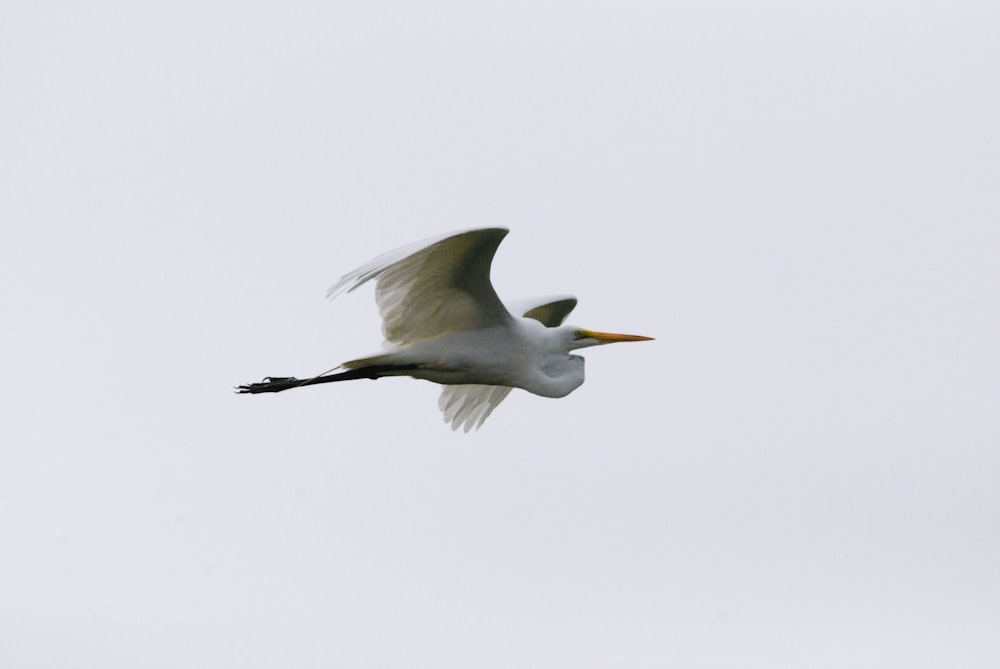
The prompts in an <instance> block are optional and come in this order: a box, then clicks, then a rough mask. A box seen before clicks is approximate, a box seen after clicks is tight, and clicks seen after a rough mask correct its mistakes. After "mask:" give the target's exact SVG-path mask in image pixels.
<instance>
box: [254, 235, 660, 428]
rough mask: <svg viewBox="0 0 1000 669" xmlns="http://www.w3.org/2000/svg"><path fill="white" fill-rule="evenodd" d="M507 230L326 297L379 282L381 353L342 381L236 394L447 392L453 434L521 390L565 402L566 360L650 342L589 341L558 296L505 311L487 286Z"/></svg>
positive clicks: (452, 241) (274, 384) (425, 250)
mask: <svg viewBox="0 0 1000 669" xmlns="http://www.w3.org/2000/svg"><path fill="white" fill-rule="evenodd" d="M506 235H507V230H505V229H503V228H486V229H481V230H467V231H464V232H457V233H451V234H447V235H442V236H439V237H435V238H432V239H428V240H424V241H422V242H418V243H417V244H412V245H410V246H406V247H404V248H401V249H398V250H396V251H392V252H390V253H386V254H384V255H381V256H379V257H377V258H375V259H374V260H372V261H371V262H369V263H367V264H365V265H362V266H361V267H359V268H358V269H356V270H354V271H353V272H349V273H348V274H345V275H344V276H343V277H341V279H340V280H339V281H338V282H337V283H336V284H334V285H333V286H332V287H331V288H330V290H329V291H327V296H328V297H330V298H333V297H336V296H337V295H340V294H341V293H343V292H350V291H352V290H354V289H355V288H358V287H359V286H362V285H363V284H365V283H367V282H368V281H372V280H374V281H375V301H376V303H377V304H378V309H379V314H380V315H381V317H382V333H383V336H384V337H385V343H384V345H383V347H384V349H385V350H384V351H383V352H381V353H377V354H374V355H370V356H367V357H364V358H358V359H356V360H351V361H348V362H345V363H343V364H342V365H341V368H342V369H344V370H346V371H344V372H341V373H339V374H332V375H325V376H319V377H314V378H312V379H302V380H299V379H296V378H292V377H268V378H266V379H265V380H264V381H263V382H261V383H253V384H247V385H243V386H240V387H239V388H238V392H245V393H264V392H279V391H282V390H287V389H289V388H295V387H299V386H305V385H315V384H318V383H327V382H331V381H346V380H350V379H357V378H381V377H383V376H412V377H414V378H418V379H424V380H428V381H433V382H435V383H440V384H442V385H444V389H443V390H442V392H441V398H440V399H439V401H438V406H439V407H440V409H441V411H442V412H443V413H444V419H445V421H446V422H448V423H450V424H451V427H452V429H454V430H457V429H458V428H460V427H462V428H464V429H465V431H466V432H468V431H469V430H471V429H472V428H473V427H475V428H478V427H479V426H480V425H482V423H483V421H485V420H486V418H487V417H488V416H489V415H490V413H491V412H492V411H493V409H495V408H496V407H497V405H499V404H500V402H502V401H503V400H504V398H506V397H507V395H508V394H510V391H511V390H512V389H513V388H522V389H524V390H527V391H529V392H532V393H535V394H536V395H543V396H546V397H563V396H565V395H567V394H569V393H571V392H572V391H573V390H575V389H576V388H577V387H579V386H580V384H582V383H583V380H584V361H583V358H581V357H580V356H576V355H570V351H572V350H575V349H579V348H585V347H587V346H596V345H598V344H607V343H612V342H620V341H644V340H648V339H650V338H649V337H640V336H636V335H618V334H610V333H602V332H593V331H590V330H583V329H580V328H576V327H571V326H562V327H560V326H561V324H562V322H563V321H564V320H565V319H566V316H567V315H569V313H570V311H572V310H573V308H574V307H575V306H576V298H574V297H571V296H565V295H563V296H557V297H550V298H539V299H536V300H528V301H523V302H520V303H517V304H514V305H511V306H510V307H505V306H504V304H503V303H502V302H501V301H500V298H499V297H497V294H496V291H495V290H494V289H493V284H492V283H491V282H490V267H491V265H492V262H493V256H494V254H495V253H496V250H497V247H498V246H499V244H500V242H501V241H502V240H503V238H504V237H505V236H506Z"/></svg>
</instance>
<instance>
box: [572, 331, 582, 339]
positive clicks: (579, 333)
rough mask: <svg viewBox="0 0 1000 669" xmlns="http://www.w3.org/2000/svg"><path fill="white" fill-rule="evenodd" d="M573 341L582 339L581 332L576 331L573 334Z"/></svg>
mask: <svg viewBox="0 0 1000 669" xmlns="http://www.w3.org/2000/svg"><path fill="white" fill-rule="evenodd" d="M573 338H574V339H583V330H577V331H576V332H574V333H573Z"/></svg>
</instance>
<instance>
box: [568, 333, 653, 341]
mask: <svg viewBox="0 0 1000 669" xmlns="http://www.w3.org/2000/svg"><path fill="white" fill-rule="evenodd" d="M580 334H582V335H583V336H584V337H587V338H589V339H596V340H597V341H599V342H601V343H602V344H614V343H615V342H619V341H653V338H652V337H642V336H640V335H628V334H615V333H614V332H593V331H592V330H580Z"/></svg>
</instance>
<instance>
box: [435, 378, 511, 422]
mask: <svg viewBox="0 0 1000 669" xmlns="http://www.w3.org/2000/svg"><path fill="white" fill-rule="evenodd" d="M511 390H513V388H509V387H507V386H479V385H471V384H470V385H462V386H445V387H444V388H443V389H442V390H441V397H440V398H438V407H440V409H441V411H442V412H444V422H446V423H451V429H452V430H457V429H458V428H460V427H462V426H463V425H464V426H465V431H466V432H468V431H469V430H471V429H472V428H476V429H477V430H478V429H479V426H480V425H482V424H483V421H485V420H486V418H487V417H488V416H489V415H490V414H491V413H492V412H493V410H494V409H496V408H497V405H498V404H500V403H501V402H503V400H504V398H505V397H507V395H509V394H510V391H511Z"/></svg>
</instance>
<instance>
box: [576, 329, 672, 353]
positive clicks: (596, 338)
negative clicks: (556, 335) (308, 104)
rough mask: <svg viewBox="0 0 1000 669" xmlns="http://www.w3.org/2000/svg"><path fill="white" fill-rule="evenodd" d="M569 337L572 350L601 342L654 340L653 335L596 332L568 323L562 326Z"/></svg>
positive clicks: (597, 344)
mask: <svg viewBox="0 0 1000 669" xmlns="http://www.w3.org/2000/svg"><path fill="white" fill-rule="evenodd" d="M560 329H561V330H563V331H564V332H565V334H566V337H567V338H568V343H567V349H568V350H570V351H573V350H576V349H578V348H587V347H588V346H599V345H601V344H614V343H617V342H622V341H652V340H653V338H652V337H642V336H640V335H628V334H615V333H613V332H594V331H593V330H585V329H583V328H578V327H576V326H575V325H566V326H563V327H562V328H560Z"/></svg>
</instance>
